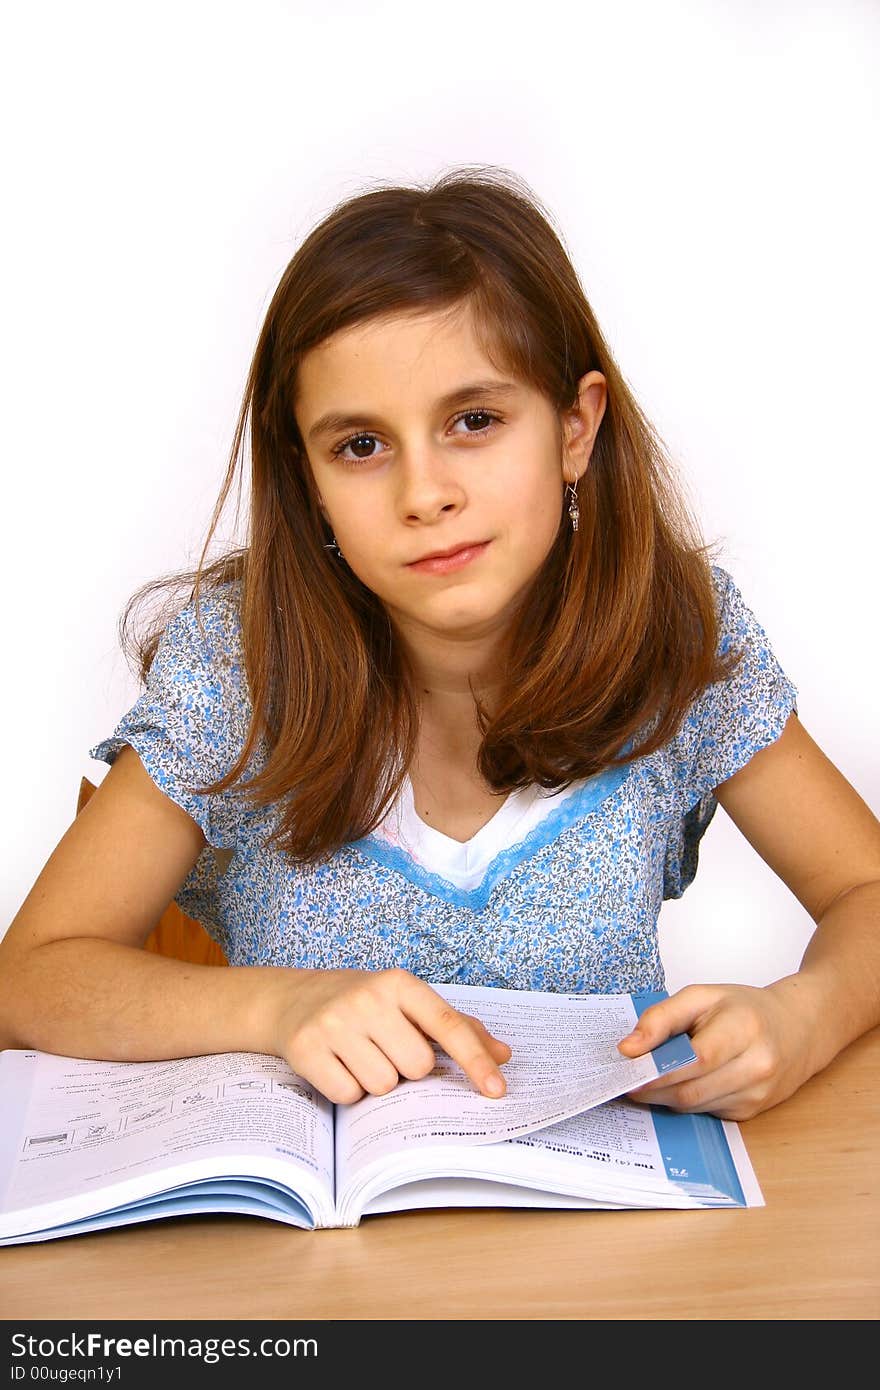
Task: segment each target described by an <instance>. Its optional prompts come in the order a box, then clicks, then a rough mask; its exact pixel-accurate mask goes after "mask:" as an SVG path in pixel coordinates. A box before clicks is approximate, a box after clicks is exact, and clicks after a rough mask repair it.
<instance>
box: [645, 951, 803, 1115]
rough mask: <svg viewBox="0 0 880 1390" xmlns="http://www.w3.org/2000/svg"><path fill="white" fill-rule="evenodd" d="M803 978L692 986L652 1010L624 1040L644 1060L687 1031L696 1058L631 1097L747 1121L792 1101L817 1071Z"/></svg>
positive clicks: (793, 976)
mask: <svg viewBox="0 0 880 1390" xmlns="http://www.w3.org/2000/svg"><path fill="white" fill-rule="evenodd" d="M808 995H809V991H808V989H807V988H806V984H805V981H804V980H803V977H799V976H797V975H788V976H786V977H785V979H782V980H777V981H776V982H775V983H774V984H772V985H766V986H764V988H762V989H758V988H756V987H754V986H752V985H687V986H686V987H685V988H684V989H680V990H678V991H677V993H675V994H671V995H670V996H669V998H668V999H663V1000H661V1001H660V1003H658V1004H652V1005H651V1007H650V1008H648V1009H646V1010H645V1012H644V1013H643V1014H642V1016H641V1018H640V1019H639V1021H638V1025H637V1027H636V1028H635V1029H634V1030H633V1031H632V1033H629V1034H627V1036H626V1037H625V1038H623V1039H622V1040H621V1041H620V1043H618V1049H619V1051H620V1052H621V1053H622V1054H623V1055H624V1056H625V1057H640V1056H641V1055H642V1053H644V1052H647V1051H648V1050H649V1049H650V1048H653V1047H657V1046H658V1044H660V1043H662V1042H664V1041H665V1040H666V1039H667V1038H668V1037H671V1036H672V1035H673V1034H675V1033H687V1034H689V1036H690V1040H691V1046H692V1047H693V1050H694V1052H695V1053H696V1054H697V1060H696V1062H690V1063H689V1064H688V1065H687V1066H685V1067H681V1068H680V1069H679V1070H678V1071H676V1072H675V1073H674V1074H673V1075H671V1076H661V1077H658V1078H657V1080H656V1081H649V1082H648V1083H647V1084H646V1085H644V1086H640V1087H638V1089H637V1090H634V1091H630V1092H629V1093H628V1094H629V1096H630V1099H632V1100H637V1101H645V1102H647V1103H648V1104H650V1105H666V1106H668V1107H669V1108H670V1109H671V1110H690V1111H711V1113H712V1114H714V1115H718V1116H719V1118H721V1119H723V1120H748V1119H751V1117H752V1116H753V1115H757V1114H759V1113H760V1112H761V1111H762V1110H768V1109H769V1108H770V1106H772V1105H778V1104H779V1102H780V1101H783V1100H786V1099H787V1098H788V1097H789V1096H790V1095H792V1094H793V1093H794V1092H795V1091H796V1090H797V1089H798V1087H799V1086H802V1085H803V1083H804V1082H805V1081H807V1080H808V1079H809V1077H811V1076H812V1075H813V1074H814V1072H815V1071H817V1070H818V1069H819V1068H818V1066H817V1065H815V1063H814V1060H813V1057H812V1056H811V1052H812V1043H811V1040H812V1039H814V1038H815V1036H816V1032H815V1030H816V1027H817V1024H816V1018H815V1012H814V1007H811V1005H810V1003H809V999H808Z"/></svg>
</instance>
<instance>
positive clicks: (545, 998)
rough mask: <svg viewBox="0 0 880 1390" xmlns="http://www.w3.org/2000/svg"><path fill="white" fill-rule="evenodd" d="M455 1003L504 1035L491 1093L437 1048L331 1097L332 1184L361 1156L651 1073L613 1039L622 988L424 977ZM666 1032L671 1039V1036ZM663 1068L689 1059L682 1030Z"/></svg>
mask: <svg viewBox="0 0 880 1390" xmlns="http://www.w3.org/2000/svg"><path fill="white" fill-rule="evenodd" d="M432 989H435V990H436V991H437V993H438V994H442V995H443V997H444V998H445V999H446V1000H447V1001H448V1002H449V1003H451V1004H452V1005H453V1006H454V1007H455V1008H456V1009H459V1010H461V1011H462V1012H465V1013H469V1014H472V1015H473V1016H474V1017H476V1018H479V1019H480V1020H481V1021H482V1022H483V1023H484V1024H485V1026H486V1027H487V1028H488V1030H489V1032H490V1033H492V1034H493V1035H494V1036H495V1037H498V1038H501V1039H502V1040H503V1041H504V1042H507V1043H509V1044H510V1047H511V1048H512V1052H513V1055H512V1057H511V1060H510V1061H509V1062H507V1063H505V1064H504V1066H503V1067H502V1071H503V1073H504V1076H505V1078H506V1081H507V1093H506V1095H504V1096H502V1097H501V1098H500V1099H498V1100H494V1099H490V1098H489V1097H487V1096H483V1095H481V1094H480V1093H479V1092H478V1091H476V1090H475V1089H474V1087H473V1085H472V1083H471V1081H470V1080H469V1079H468V1077H467V1076H466V1075H465V1073H464V1072H463V1071H462V1069H461V1067H460V1066H459V1065H458V1064H457V1063H456V1062H453V1061H452V1059H451V1058H450V1057H448V1056H447V1054H446V1053H445V1052H443V1051H442V1049H440V1048H436V1049H435V1050H436V1052H437V1065H436V1067H435V1069H434V1071H433V1072H431V1074H430V1075H429V1076H427V1077H424V1078H423V1079H421V1080H419V1081H407V1080H405V1081H401V1082H400V1083H399V1084H398V1086H397V1087H396V1088H395V1089H394V1090H393V1091H390V1092H389V1093H388V1095H386V1096H364V1097H363V1099H362V1100H359V1101H356V1102H355V1103H354V1104H353V1105H348V1106H339V1107H338V1110H337V1118H336V1150H337V1152H336V1164H337V1170H336V1171H337V1190H338V1191H340V1192H341V1191H342V1189H343V1188H344V1187H345V1186H346V1185H347V1184H348V1182H349V1181H350V1180H351V1179H352V1176H353V1175H354V1174H355V1173H356V1172H357V1170H358V1169H359V1168H360V1167H361V1166H362V1165H364V1164H367V1163H372V1162H374V1161H375V1160H376V1159H377V1158H380V1157H384V1156H388V1155H391V1154H395V1153H399V1152H400V1151H401V1150H407V1151H408V1150H412V1149H417V1148H427V1147H429V1146H436V1145H438V1144H456V1143H458V1144H466V1145H473V1144H494V1143H498V1142H500V1141H501V1140H504V1139H512V1138H515V1137H516V1136H518V1135H522V1134H529V1133H531V1132H532V1131H534V1130H537V1129H540V1128H542V1127H544V1126H546V1125H551V1124H554V1123H557V1122H558V1121H560V1120H563V1119H566V1118H567V1117H568V1116H571V1115H577V1114H580V1113H581V1112H582V1111H584V1110H588V1109H590V1108H592V1107H593V1106H596V1105H600V1104H602V1102H604V1101H606V1100H610V1099H612V1098H613V1097H615V1096H619V1095H621V1094H622V1093H623V1092H625V1091H628V1090H631V1089H633V1088H635V1087H636V1086H640V1085H642V1084H643V1083H644V1082H646V1081H652V1080H653V1079H654V1078H655V1077H656V1076H657V1075H658V1074H659V1068H658V1065H657V1061H656V1058H655V1056H654V1055H653V1054H651V1053H648V1054H647V1055H646V1056H644V1057H637V1058H627V1057H623V1056H621V1054H620V1053H619V1052H618V1050H617V1043H618V1042H619V1041H620V1039H621V1038H622V1037H624V1035H625V1034H627V1033H628V1032H630V1030H631V1029H632V1028H633V1026H634V1025H635V1022H636V1018H637V1010H636V1007H635V1005H634V1003H633V998H632V996H631V995H628V994H599V995H595V994H593V995H585V994H549V993H543V992H538V991H530V990H506V989H493V988H482V987H478V986H469V985H432ZM670 1041H671V1040H670ZM664 1057H665V1058H666V1059H668V1060H666V1061H664V1064H663V1065H664V1069H667V1067H671V1066H672V1065H683V1064H684V1063H685V1062H688V1061H691V1060H693V1057H694V1053H693V1051H692V1049H691V1047H690V1044H689V1042H688V1040H687V1038H684V1039H682V1040H681V1046H680V1047H679V1048H678V1049H676V1048H675V1047H672V1048H669V1049H668V1051H667V1052H666V1053H665V1054H664Z"/></svg>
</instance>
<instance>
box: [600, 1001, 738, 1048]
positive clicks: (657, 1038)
mask: <svg viewBox="0 0 880 1390" xmlns="http://www.w3.org/2000/svg"><path fill="white" fill-rule="evenodd" d="M720 994H721V991H720V989H719V987H718V986H717V985H685V987H684V989H680V990H678V992H677V993H676V994H670V996H669V998H668V999H661V1000H660V1002H659V1003H657V1004H651V1005H650V1006H649V1007H648V1008H647V1009H645V1011H644V1013H643V1014H642V1015H641V1017H640V1018H639V1020H638V1022H637V1023H636V1026H635V1028H633V1030H632V1032H630V1033H627V1035H626V1037H625V1038H621V1040H620V1042H619V1043H618V1044H617V1049H618V1051H619V1052H622V1053H623V1054H624V1056H626V1057H641V1056H642V1055H643V1053H645V1052H650V1050H651V1049H652V1048H654V1047H659V1045H660V1043H662V1042H665V1041H666V1039H667V1038H671V1037H672V1036H673V1034H675V1033H691V1032H693V1030H694V1029H695V1027H696V1025H697V1023H698V1022H699V1020H700V1019H701V1018H702V1017H703V1016H704V1015H705V1013H706V1011H707V1010H708V1009H709V1008H711V1006H712V1005H713V1004H714V1003H715V1002H716V1001H717V999H718V998H719V996H720Z"/></svg>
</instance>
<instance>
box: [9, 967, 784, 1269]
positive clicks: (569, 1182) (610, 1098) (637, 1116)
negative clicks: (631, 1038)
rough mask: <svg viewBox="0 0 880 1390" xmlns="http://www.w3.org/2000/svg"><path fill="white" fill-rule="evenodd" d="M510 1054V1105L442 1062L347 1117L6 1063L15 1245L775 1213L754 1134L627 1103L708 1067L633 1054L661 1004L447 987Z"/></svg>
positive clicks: (205, 1070) (211, 1081) (118, 1074)
mask: <svg viewBox="0 0 880 1390" xmlns="http://www.w3.org/2000/svg"><path fill="white" fill-rule="evenodd" d="M432 988H434V989H435V990H436V991H437V992H438V993H439V994H442V995H443V997H444V998H445V999H446V1000H447V1001H448V1002H449V1003H451V1004H452V1005H453V1007H455V1008H457V1009H460V1010H462V1011H464V1012H466V1013H470V1014H473V1015H475V1016H476V1017H478V1018H480V1019H481V1020H482V1021H483V1023H484V1024H485V1025H486V1027H487V1028H488V1029H489V1031H490V1032H491V1033H493V1034H494V1035H495V1036H496V1037H499V1038H502V1039H503V1040H504V1041H505V1042H507V1043H509V1044H510V1046H511V1048H512V1050H513V1055H512V1057H511V1060H510V1061H509V1062H507V1063H505V1064H504V1066H503V1071H504V1075H505V1077H506V1080H507V1093H506V1095H505V1096H503V1097H501V1098H500V1099H498V1100H495V1099H490V1098H488V1097H485V1096H483V1095H481V1094H480V1093H479V1091H477V1090H476V1089H475V1087H474V1086H473V1084H472V1083H471V1082H470V1080H469V1079H468V1077H467V1076H466V1075H465V1073H464V1072H463V1071H462V1069H461V1068H460V1067H459V1066H458V1064H457V1063H456V1062H454V1061H453V1060H452V1059H451V1058H450V1057H448V1056H447V1054H446V1053H445V1052H443V1051H442V1050H441V1049H439V1048H438V1047H437V1046H436V1044H435V1051H436V1053H437V1063H436V1066H435V1068H434V1070H433V1071H432V1072H431V1073H430V1075H428V1076H426V1077H423V1078H422V1079H420V1080H418V1081H409V1080H401V1081H400V1082H399V1084H398V1085H397V1086H396V1087H395V1089H394V1090H393V1091H390V1092H389V1093H388V1094H387V1095H384V1096H373V1095H365V1096H364V1097H363V1098H362V1099H361V1100H359V1101H356V1102H355V1103H354V1104H351V1105H334V1104H332V1103H331V1102H330V1101H329V1100H327V1099H326V1097H324V1096H323V1095H322V1094H321V1093H320V1092H319V1091H317V1090H316V1089H315V1087H314V1086H312V1085H311V1084H309V1083H308V1082H307V1081H305V1080H304V1079H303V1078H302V1077H300V1076H298V1075H297V1074H296V1073H295V1072H294V1071H292V1070H291V1068H290V1067H289V1066H288V1065H287V1063H286V1062H284V1061H283V1059H281V1058H279V1057H274V1056H267V1055H264V1054H262V1053H251V1052H231V1053H222V1054H218V1055H209V1056H202V1057H185V1058H175V1059H172V1060H168V1061H154V1062H102V1061H89V1060H85V1059H82V1058H75V1057H61V1056H56V1055H54V1054H52V1053H47V1052H38V1051H24V1050H16V1049H13V1050H8V1051H5V1052H0V1119H2V1124H0V1245H13V1244H19V1243H22V1242H26V1241H39V1240H52V1239H55V1238H57V1237H59V1236H69V1235H76V1234H79V1233H80V1232H84V1231H92V1230H97V1229H100V1228H102V1227H110V1226H123V1225H127V1224H129V1223H133V1222H139V1221H153V1220H158V1219H159V1218H162V1217H169V1216H188V1215H192V1214H194V1213H199V1212H235V1213H239V1214H242V1215H250V1216H260V1217H267V1218H269V1219H271V1220H274V1221H281V1222H285V1223H287V1224H288V1225H291V1226H300V1227H303V1228H305V1229H315V1228H318V1227H338V1226H357V1225H358V1223H359V1222H360V1220H361V1218H362V1217H364V1216H373V1215H377V1214H378V1213H381V1212H388V1211H405V1210H410V1209H414V1208H418V1207H467V1206H481V1207H487V1206H522V1207H567V1208H578V1207H583V1208H595V1207H681V1208H689V1207H690V1208H692V1207H730V1206H762V1205H763V1198H762V1195H761V1192H760V1189H759V1187H758V1184H757V1180H756V1178H755V1175H754V1172H753V1170H752V1167H751V1163H750V1162H749V1158H748V1155H747V1153H746V1150H745V1147H744V1145H743V1142H742V1138H741V1136H740V1132H739V1128H738V1126H737V1125H736V1124H734V1123H732V1122H730V1121H723V1120H719V1119H716V1118H715V1117H714V1116H710V1115H686V1114H678V1113H676V1112H674V1111H671V1110H668V1109H663V1108H661V1107H652V1106H647V1105H638V1104H636V1103H635V1102H633V1101H629V1100H627V1099H626V1098H625V1095H624V1093H625V1092H626V1091H629V1090H632V1089H634V1088H635V1087H637V1086H640V1085H642V1084H644V1083H645V1082H646V1081H650V1080H653V1079H654V1078H655V1077H656V1076H658V1075H660V1074H661V1073H666V1072H669V1071H674V1070H675V1069H676V1068H678V1067H680V1066H683V1065H685V1064H686V1063H687V1062H690V1061H693V1060H694V1053H693V1050H692V1048H691V1046H690V1042H689V1040H688V1038H687V1037H686V1036H684V1035H679V1036H677V1037H675V1038H670V1039H669V1040H668V1041H667V1042H665V1043H664V1044H663V1045H662V1046H661V1047H659V1048H656V1049H655V1050H654V1052H652V1053H648V1054H646V1055H645V1056H644V1057H638V1058H624V1057H622V1056H621V1054H620V1053H619V1052H618V1050H617V1046H616V1044H617V1043H618V1042H619V1041H620V1039H621V1038H622V1037H623V1036H624V1035H625V1034H626V1033H628V1032H629V1031H630V1030H631V1029H632V1027H633V1026H634V1024H635V1021H636V1019H637V1017H638V1015H639V1014H640V1013H641V1011H642V1010H643V1009H644V1008H646V1007H647V1006H648V1005H649V1004H652V1003H654V1002H655V1001H656V1000H657V999H659V998H663V997H664V996H663V995H660V994H644V995H629V994H600V995H578V994H573V995H568V994H552V993H541V992H532V991H526V990H505V989H486V988H482V987H476V986H468V985H433V986H432Z"/></svg>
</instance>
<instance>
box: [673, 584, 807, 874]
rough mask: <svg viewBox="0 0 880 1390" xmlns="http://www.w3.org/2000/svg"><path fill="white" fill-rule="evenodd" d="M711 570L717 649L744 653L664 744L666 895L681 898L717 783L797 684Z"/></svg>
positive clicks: (735, 592)
mask: <svg viewBox="0 0 880 1390" xmlns="http://www.w3.org/2000/svg"><path fill="white" fill-rule="evenodd" d="M711 568H712V579H713V583H714V585H715V593H716V604H717V608H718V614H719V641H718V651H719V653H722V654H723V653H726V652H727V651H729V650H730V649H731V648H735V649H736V650H738V651H740V652H741V653H742V656H741V660H740V663H739V665H738V666H737V668H736V669H735V670H734V672H733V674H732V675H731V676H729V677H728V678H727V679H726V680H721V681H716V682H714V683H713V684H712V685H709V686H707V687H706V689H705V690H703V691H702V692H701V694H700V695H699V696H698V697H697V699H696V700H695V701H694V702H693V704H692V705H691V707H690V709H689V710H688V713H687V714H686V716H685V718H684V721H683V723H682V725H681V726H680V728H679V731H678V733H677V734H676V736H675V738H674V739H673V740H672V741H671V743H670V745H669V747H668V750H667V753H668V772H669V778H670V784H671V789H672V802H673V807H674V813H673V817H672V823H671V830H670V836H669V841H668V847H667V857H666V875H665V885H664V897H665V898H677V897H680V896H681V894H682V893H683V892H684V890H685V888H687V886H688V885H689V884H690V883H691V882H692V881H693V878H694V875H695V874H696V870H697V862H698V853H699V843H700V840H701V839H702V837H703V835H704V834H705V832H706V830H707V828H708V826H709V823H710V821H711V820H712V817H713V816H714V814H715V811H716V809H717V807H718V801H717V798H716V797H715V795H714V792H715V788H716V787H718V786H719V785H720V784H721V783H722V782H725V781H726V780H727V779H728V777H732V776H733V774H734V773H735V772H738V771H739V770H740V768H742V767H745V765H746V763H747V762H749V760H750V759H751V758H752V757H753V756H754V755H755V753H757V752H758V751H759V750H760V749H762V748H766V747H767V745H768V744H770V743H774V742H775V741H776V739H778V738H779V736H780V734H781V733H782V731H783V729H784V728H785V724H786V721H787V720H788V717H789V715H790V714H791V713H792V712H794V713H795V714H796V713H797V688H796V686H795V685H794V684H793V683H792V681H791V680H790V679H789V677H788V676H787V674H786V673H785V671H784V670H783V669H782V666H781V665H780V664H779V661H778V660H777V658H776V655H775V653H774V651H773V649H772V647H771V644H770V641H769V638H768V636H767V633H766V632H765V630H764V628H763V627H762V626H761V624H760V623H759V621H758V619H757V618H756V617H755V614H754V613H753V612H752V610H751V609H750V608H749V606H748V605H747V604H746V602H745V600H744V598H743V596H742V594H741V593H740V590H739V589H738V588H737V585H736V584H735V583H734V581H733V579H732V578H731V576H730V575H729V574H728V573H727V572H726V570H723V569H722V568H721V567H720V566H718V565H713V566H712V567H711Z"/></svg>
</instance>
